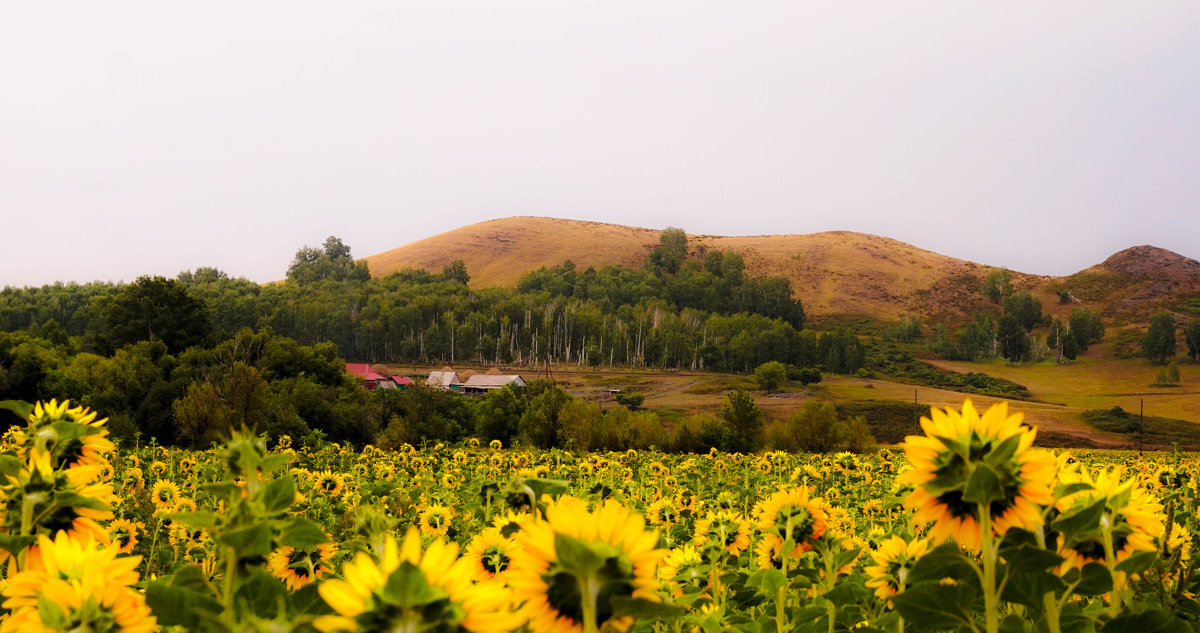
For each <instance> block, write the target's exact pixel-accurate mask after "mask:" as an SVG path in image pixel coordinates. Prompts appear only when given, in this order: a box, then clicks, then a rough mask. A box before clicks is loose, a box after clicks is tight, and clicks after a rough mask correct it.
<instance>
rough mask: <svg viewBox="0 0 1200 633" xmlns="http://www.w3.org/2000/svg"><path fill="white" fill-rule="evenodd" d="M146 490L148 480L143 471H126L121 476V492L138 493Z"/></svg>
mask: <svg viewBox="0 0 1200 633" xmlns="http://www.w3.org/2000/svg"><path fill="white" fill-rule="evenodd" d="M145 489H146V478H145V476H144V475H143V474H142V469H141V468H138V467H136V466H135V467H133V468H129V469H126V470H125V473H124V474H123V475H121V491H122V492H124V493H126V494H128V493H137V492H141V491H143V490H145Z"/></svg>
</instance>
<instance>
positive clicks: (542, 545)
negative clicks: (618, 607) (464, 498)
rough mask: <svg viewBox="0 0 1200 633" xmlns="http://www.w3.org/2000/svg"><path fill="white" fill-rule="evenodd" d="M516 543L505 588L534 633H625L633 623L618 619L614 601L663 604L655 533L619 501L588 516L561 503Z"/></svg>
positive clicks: (578, 505)
mask: <svg viewBox="0 0 1200 633" xmlns="http://www.w3.org/2000/svg"><path fill="white" fill-rule="evenodd" d="M517 542H518V543H519V544H520V545H521V549H520V550H519V551H517V552H516V553H515V555H514V557H513V566H512V569H511V570H510V575H509V577H508V584H509V586H510V587H512V588H513V590H514V598H515V599H516V600H518V601H520V602H524V606H523V607H522V609H523V613H524V614H525V615H526V617H528V619H529V627H530V629H531V630H532V631H533V632H534V633H548V632H554V633H574V632H581V631H584V630H596V631H599V630H605V629H607V630H614V631H625V630H627V629H628V628H629V627H630V625H632V624H633V618H632V617H629V616H620V617H618V616H617V615H616V614H615V613H614V606H613V604H612V600H613V599H614V598H629V597H632V598H643V599H648V600H657V599H658V598H657V596H656V594H655V592H654V589H655V587H656V585H657V581H656V579H655V572H656V569H657V566H658V563H659V560H660V559H661V557H662V554H663V551H662V550H658V549H655V545H656V544H657V543H658V532H657V531H654V530H650V531H647V530H646V529H645V523H644V521H643V520H642V517H641V516H640V515H638V514H635V513H633V512H631V511H630V510H629V509H628V508H626V507H625V506H623V505H621V504H620V503H617V502H616V501H613V500H609V501H607V502H605V503H604V505H603V506H601V507H600V508H599V509H597V510H596V511H594V512H589V511H588V508H587V503H586V502H584V501H583V500H581V499H577V498H575V497H562V498H560V499H558V500H557V501H555V502H552V503H550V504H549V506H548V507H547V508H546V519H545V520H544V521H538V522H536V523H530V524H529V525H526V526H525V529H524V530H523V531H521V532H520V533H519V534H518V535H517ZM560 545H562V546H564V547H569V548H570V549H569V550H564V551H559V546H560ZM589 618H594V619H593V620H592V622H590V623H589V624H590V625H592V626H587V625H585V622H586V621H587V620H588V619H589Z"/></svg>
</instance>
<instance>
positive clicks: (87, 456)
mask: <svg viewBox="0 0 1200 633" xmlns="http://www.w3.org/2000/svg"><path fill="white" fill-rule="evenodd" d="M107 421H108V418H102V419H99V420H97V419H96V412H95V411H91V410H89V409H87V408H86V407H71V405H70V401H68V400H63V401H62V402H61V403H59V402H58V401H56V400H51V401H50V402H38V403H37V404H36V405H34V407H33V412H32V413H30V414H29V418H28V428H27V431H26V435H27V437H28V438H30V439H33V441H34V446H30V447H29V448H34V447H36V448H40V449H44V450H47V451H49V452H50V455H51V463H52V464H53V465H54V467H55V468H61V467H64V466H65V467H66V468H75V467H77V466H88V465H92V464H99V463H102V462H103V463H107V461H108V455H110V454H112V453H113V452H115V451H116V448H117V447H116V445H115V444H113V443H112V441H111V440H109V439H108V429H106V428H104V423H105V422H107ZM62 422H71V423H75V424H78V425H81V426H83V427H86V428H85V430H84V431H83V432H82V433H70V434H60V432H58V431H55V430H54V429H53V428H52V425H55V424H61V423H62ZM42 429H45V432H43V430H42Z"/></svg>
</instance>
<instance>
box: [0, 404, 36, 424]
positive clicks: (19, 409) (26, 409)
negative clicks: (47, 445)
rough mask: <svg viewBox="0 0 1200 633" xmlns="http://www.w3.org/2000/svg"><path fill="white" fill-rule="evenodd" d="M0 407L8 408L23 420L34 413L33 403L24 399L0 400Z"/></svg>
mask: <svg viewBox="0 0 1200 633" xmlns="http://www.w3.org/2000/svg"><path fill="white" fill-rule="evenodd" d="M0 409H8V410H9V411H12V412H13V413H14V414H16V416H17V417H18V418H21V419H22V420H28V419H29V416H30V415H32V414H33V405H32V404H30V403H28V402H25V401H24V400H0Z"/></svg>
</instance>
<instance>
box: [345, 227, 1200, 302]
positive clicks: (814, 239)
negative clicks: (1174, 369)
mask: <svg viewBox="0 0 1200 633" xmlns="http://www.w3.org/2000/svg"><path fill="white" fill-rule="evenodd" d="M660 233H661V232H660V231H658V230H654V229H644V228H637V227H629V226H622V225H617V224H607V223H603V222H585V221H580V220H563V219H555V218H542V217H512V218H503V219H498V220H490V221H487V222H480V223H478V224H472V225H470V226H465V227H462V228H459V229H455V230H453V231H448V232H446V233H442V234H439V235H435V236H433V237H429V238H426V239H423V240H420V241H417V242H413V243H411V244H407V245H405V246H401V247H399V248H395V249H392V250H390V251H386V252H383V253H379V254H376V255H372V256H370V257H367V258H366V261H367V263H368V265H369V266H370V269H371V274H372V275H374V276H376V277H382V276H386V275H389V274H391V273H393V272H396V271H398V270H402V269H405V268H416V269H425V270H429V271H432V272H441V270H442V268H443V267H444V266H445V265H446V264H447V263H449V262H451V261H453V260H455V259H461V260H463V262H464V263H466V266H467V271H468V272H469V273H470V275H471V284H470V285H471V287H473V288H485V287H491V286H503V287H513V286H515V285H516V283H517V281H518V280H519V279H520V278H521V276H522V275H523V274H525V273H527V272H529V271H531V270H536V269H537V268H540V267H542V266H547V267H550V266H556V265H558V264H561V263H562V262H563V261H564V260H567V259H570V260H572V261H573V262H575V265H576V267H577V268H578V269H580V270H583V269H586V268H588V267H589V266H594V267H596V268H600V267H602V266H605V265H610V264H611V265H618V266H628V267H639V266H641V265H642V262H643V261H644V260H645V257H646V255H647V253H649V251H650V249H651V248H653V247H654V246H655V245H657V244H658V239H659V234H660ZM688 240H689V241H688V245H689V248H690V249H691V251H692V253H694V254H697V255H703V253H704V252H706V251H707V250H710V249H719V250H727V251H736V252H738V253H741V254H742V256H743V257H744V259H745V261H746V272H747V273H748V274H751V275H771V276H783V277H787V278H788V280H790V281H791V283H792V288H793V289H794V291H795V292H796V294H797V296H799V297H800V298H801V300H802V301H803V302H804V309H805V311H806V312H807V313H808V314H809V315H811V316H813V317H816V318H818V319H820V318H829V317H841V316H854V317H868V318H873V319H881V320H889V321H890V320H896V319H899V318H901V317H903V316H905V315H919V316H922V317H925V318H927V319H934V320H938V321H948V322H955V321H959V320H963V319H966V318H968V317H969V315H970V314H971V313H973V312H974V311H976V310H986V309H989V307H990V306H991V304H990V303H988V302H987V300H986V299H984V298H983V297H982V296H981V295H980V292H979V290H980V288H981V286H982V283H983V280H984V278H985V277H986V276H987V274H988V272H989V271H990V270H991V267H990V266H986V265H983V264H979V263H976V262H970V261H966V260H961V259H957V258H954V257H948V256H945V255H940V254H938V253H934V252H931V251H927V250H924V249H921V248H917V247H916V246H913V245H911V244H906V243H904V242H901V241H898V240H894V239H891V238H887V237H880V236H876V235H869V234H865V233H854V232H849V231H831V232H825V233H809V234H803V235H762V236H750V237H723V236H714V235H689V236H688ZM1013 281H1014V284H1015V286H1016V287H1017V288H1018V289H1022V290H1028V291H1030V292H1032V293H1034V294H1035V295H1036V296H1038V297H1039V298H1040V299H1042V301H1043V304H1045V305H1046V308H1047V310H1048V311H1049V312H1051V313H1052V314H1055V315H1056V316H1059V315H1060V313H1061V314H1062V315H1065V314H1066V313H1067V312H1069V311H1070V309H1071V308H1072V307H1074V306H1075V305H1078V304H1084V305H1088V306H1089V307H1092V308H1094V309H1098V310H1101V311H1103V312H1104V313H1105V314H1106V316H1122V315H1125V316H1132V317H1135V318H1140V317H1144V316H1145V315H1147V314H1149V312H1151V311H1152V310H1153V309H1157V308H1158V307H1162V306H1168V305H1170V306H1174V305H1176V304H1177V305H1182V302H1181V299H1182V300H1186V299H1187V298H1188V297H1191V296H1196V297H1200V262H1196V261H1195V260H1192V259H1188V258H1186V257H1183V256H1181V255H1178V254H1176V253H1172V252H1170V251H1167V250H1164V249H1160V248H1156V247H1153V246H1138V247H1134V248H1130V249H1126V250H1124V251H1121V252H1120V253H1117V254H1115V255H1113V256H1112V257H1110V258H1108V259H1107V260H1105V261H1104V262H1103V263H1101V264H1098V265H1097V266H1093V267H1091V268H1088V269H1086V270H1083V271H1080V272H1078V273H1075V274H1074V275H1069V276H1066V277H1048V276H1041V275H1031V274H1025V273H1019V272H1013ZM1060 291H1069V292H1070V293H1071V296H1072V297H1074V301H1073V302H1072V303H1070V304H1063V305H1059V300H1058V292H1060Z"/></svg>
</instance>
